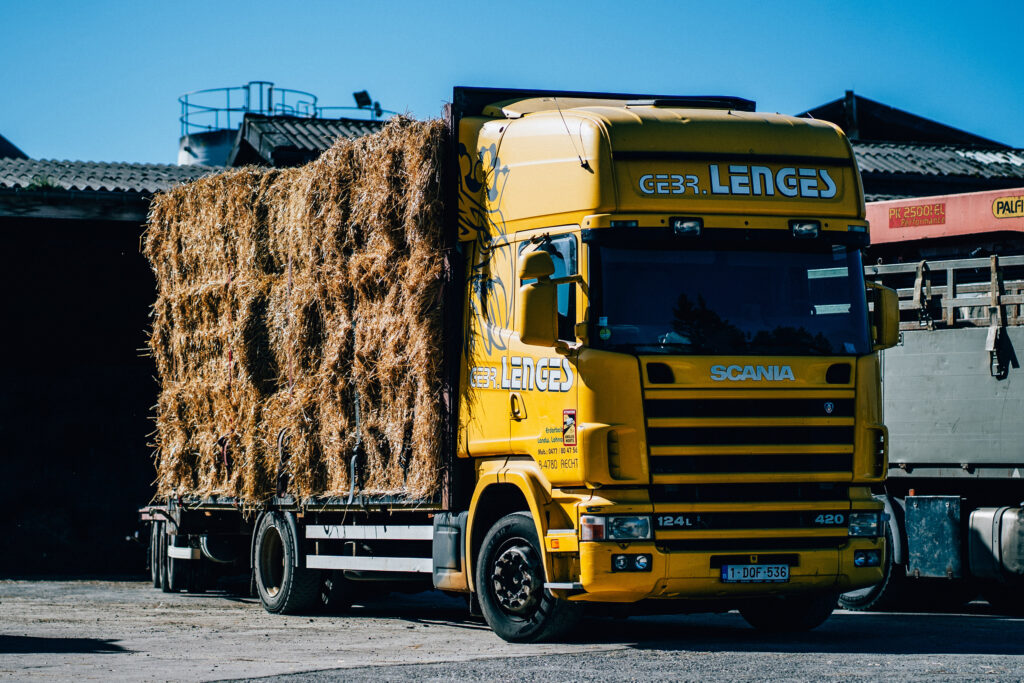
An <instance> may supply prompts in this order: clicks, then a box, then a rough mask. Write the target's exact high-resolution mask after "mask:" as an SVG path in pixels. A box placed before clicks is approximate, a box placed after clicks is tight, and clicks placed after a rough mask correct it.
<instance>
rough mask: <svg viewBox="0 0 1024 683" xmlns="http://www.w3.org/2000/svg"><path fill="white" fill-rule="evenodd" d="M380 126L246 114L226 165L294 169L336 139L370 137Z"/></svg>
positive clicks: (359, 122)
mask: <svg viewBox="0 0 1024 683" xmlns="http://www.w3.org/2000/svg"><path fill="white" fill-rule="evenodd" d="M383 125H384V122H383V121H368V120H363V119H311V118H301V117H295V116H263V115H260V114H246V115H245V119H244V120H243V122H242V127H241V129H240V130H239V132H238V138H237V139H236V141H235V147H234V149H233V150H232V151H231V154H229V155H228V165H229V166H241V165H245V164H253V163H255V164H266V165H270V166H297V165H299V164H304V163H306V162H309V161H312V160H313V159H316V158H317V157H318V156H320V153H321V152H323V151H324V150H326V149H327V148H328V147H330V146H331V145H333V144H334V142H335V141H336V140H338V139H339V138H347V139H353V138H358V137H362V136H364V135H369V134H371V133H375V132H377V131H378V130H380V129H381V127H382V126H383Z"/></svg>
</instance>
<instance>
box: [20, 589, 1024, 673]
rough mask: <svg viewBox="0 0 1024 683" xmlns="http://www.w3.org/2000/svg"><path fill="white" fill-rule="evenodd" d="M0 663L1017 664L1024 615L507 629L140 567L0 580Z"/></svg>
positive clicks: (1023, 654)
mask: <svg viewBox="0 0 1024 683" xmlns="http://www.w3.org/2000/svg"><path fill="white" fill-rule="evenodd" d="M0 677H6V678H11V679H14V680H72V679H86V680H139V681H145V680H186V681H213V680H255V679H269V680H281V681H327V680H331V681H333V680H345V681H363V680H371V679H372V680H375V681H407V680H417V681H422V680H427V681H430V680H439V681H440V680H446V681H447V680H453V679H459V680H488V681H495V680H497V681H505V680H509V681H512V680H517V681H518V680H523V681H533V680H545V681H576V680H600V681H605V680H655V679H659V680H660V679H670V680H708V679H714V680H767V679H771V680H793V681H810V680H822V679H826V680H838V679H844V680H845V679H867V680H883V679H896V680H936V679H939V680H942V679H946V680H949V679H956V680H989V681H991V680H1024V620H1022V619H1019V618H1010V617H1005V616H1000V615H997V614H993V613H992V612H991V610H989V608H988V606H987V605H986V604H985V603H972V604H970V605H968V606H967V607H966V608H965V611H964V612H963V613H960V614H945V613H897V614H864V613H855V612H843V611H839V612H836V614H834V615H833V616H832V618H831V619H829V621H828V622H826V623H825V624H824V625H823V626H821V627H819V628H818V629H816V630H814V631H812V632H809V633H804V634H797V635H765V634H763V633H759V632H757V631H755V630H753V629H751V628H749V627H748V626H747V625H746V623H745V622H744V621H743V620H742V618H741V617H740V616H739V615H738V614H736V613H728V614H717V615H691V616H660V617H632V618H629V619H611V618H591V619H586V620H584V621H583V623H582V625H581V627H580V629H579V630H578V631H577V633H576V634H575V636H574V637H573V639H572V640H571V641H570V642H564V643H549V644H541V645H512V644H509V643H505V642H504V641H502V640H500V639H499V638H497V637H496V636H495V635H494V634H493V633H492V632H491V631H490V630H489V629H488V628H487V627H486V625H485V624H484V623H483V622H482V621H481V620H480V619H478V618H473V617H470V616H469V615H468V614H467V612H466V609H465V605H464V603H463V602H462V601H461V600H458V599H453V598H449V597H446V596H444V595H441V594H439V593H427V594H420V595H412V596H410V595H394V594H393V595H390V596H387V597H385V598H382V599H379V600H377V601H374V602H368V603H367V604H366V605H361V606H357V607H355V608H353V609H352V610H351V611H350V612H349V613H347V614H344V615H337V616H308V617H298V616H291V617H289V616H278V615H271V614H267V613H265V612H264V611H263V609H262V608H261V607H260V605H259V603H258V602H257V601H255V600H252V599H250V598H247V597H238V596H232V595H227V594H206V595H201V596H196V595H186V594H175V595H171V594H165V593H161V592H160V591H158V590H155V589H153V588H152V587H151V586H149V585H148V584H147V583H146V582H142V581H103V580H88V581H85V580H82V581H0Z"/></svg>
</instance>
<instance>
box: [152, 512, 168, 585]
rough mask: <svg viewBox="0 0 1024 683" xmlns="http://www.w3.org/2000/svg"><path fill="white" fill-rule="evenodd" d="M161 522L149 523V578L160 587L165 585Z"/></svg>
mask: <svg viewBox="0 0 1024 683" xmlns="http://www.w3.org/2000/svg"><path fill="white" fill-rule="evenodd" d="M160 531H161V525H160V522H150V525H149V579H150V581H152V582H153V588H160V586H162V585H163V578H164V577H163V571H162V569H163V568H162V566H161V564H160V541H161V540H162V539H161V534H160Z"/></svg>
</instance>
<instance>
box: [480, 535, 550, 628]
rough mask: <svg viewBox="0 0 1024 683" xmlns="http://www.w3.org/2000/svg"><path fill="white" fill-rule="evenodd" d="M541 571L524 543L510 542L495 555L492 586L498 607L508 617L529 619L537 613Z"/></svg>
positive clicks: (538, 563) (521, 540)
mask: <svg viewBox="0 0 1024 683" xmlns="http://www.w3.org/2000/svg"><path fill="white" fill-rule="evenodd" d="M542 576H543V570H542V568H541V566H540V561H539V558H538V557H537V553H536V552H535V551H534V549H533V547H532V546H531V545H530V543H529V542H527V541H526V539H523V538H513V539H510V540H508V541H507V542H506V543H504V544H503V545H502V546H501V548H499V549H498V552H497V553H496V554H495V559H494V562H493V564H492V565H491V586H492V589H493V591H494V597H495V599H496V600H497V602H498V606H499V607H501V609H502V611H504V612H505V613H507V614H510V615H513V616H517V617H524V618H525V617H528V616H530V615H531V614H533V612H535V611H536V610H537V606H538V605H539V604H540V600H541V597H542V596H543V594H544V584H543V581H542V580H541V577H542Z"/></svg>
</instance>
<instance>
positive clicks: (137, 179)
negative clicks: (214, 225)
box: [0, 159, 224, 194]
mask: <svg viewBox="0 0 1024 683" xmlns="http://www.w3.org/2000/svg"><path fill="white" fill-rule="evenodd" d="M223 170H224V169H222V168H217V167H213V166H176V165H173V164H135V163H117V162H94V161H56V160H37V159H0V189H14V190H56V189H62V190H80V191H95V192H134V193H138V194H152V193H154V192H159V191H161V190H167V189H170V188H171V187H173V186H175V185H179V184H181V183H186V182H188V181H190V180H195V179H196V178H199V177H202V176H204V175H208V174H210V173H217V172H219V171H223Z"/></svg>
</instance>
